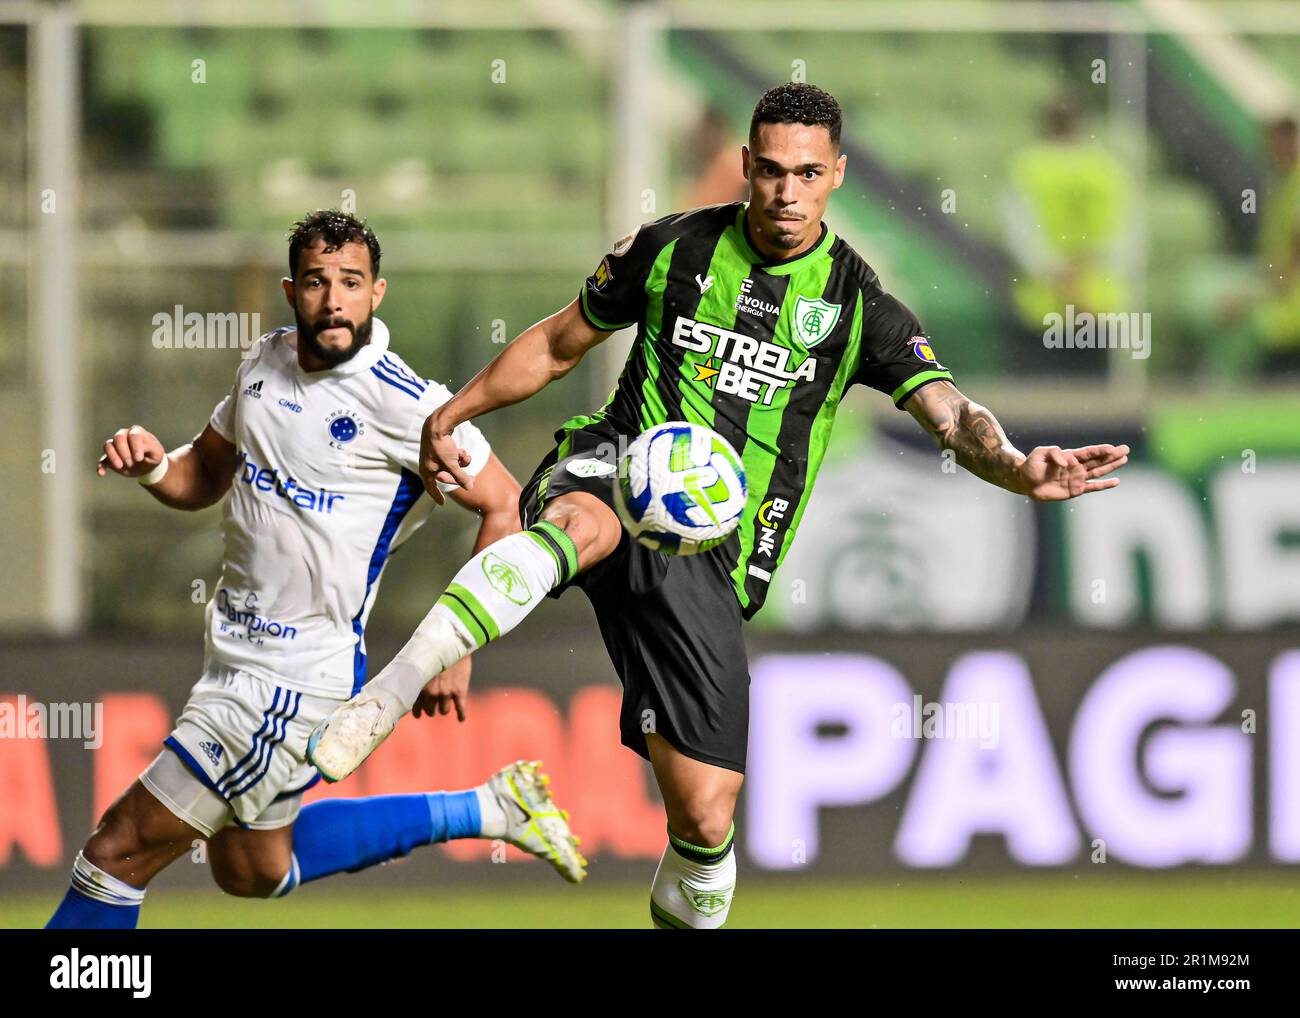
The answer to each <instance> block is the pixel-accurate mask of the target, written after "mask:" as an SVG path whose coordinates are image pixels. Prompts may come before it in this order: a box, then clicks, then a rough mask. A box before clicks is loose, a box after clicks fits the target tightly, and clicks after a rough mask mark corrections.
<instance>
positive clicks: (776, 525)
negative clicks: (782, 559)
mask: <svg viewBox="0 0 1300 1018" xmlns="http://www.w3.org/2000/svg"><path fill="white" fill-rule="evenodd" d="M789 508H790V503H789V501H787V500H786V499H784V498H770V499H768V500H767V501H766V502H764V503H763V504H762V505H761V506H759V507H758V525H759V527H761V528H762V529H761V530H760V531H759V534H758V544H757V546H756V550H757V551H758V552H759V554H761V555H766V556H767V557H768V558H771V557H772V553H773V552H775V551H776V532H777V531H778V530H780V529H781V522H782V521H783V520H784V519H785V514H786V510H788V509H789Z"/></svg>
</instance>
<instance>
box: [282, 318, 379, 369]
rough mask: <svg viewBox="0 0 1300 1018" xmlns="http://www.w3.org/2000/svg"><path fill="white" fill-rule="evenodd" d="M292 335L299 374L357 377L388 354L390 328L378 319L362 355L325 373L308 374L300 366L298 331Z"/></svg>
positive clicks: (294, 361) (295, 362)
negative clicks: (356, 375)
mask: <svg viewBox="0 0 1300 1018" xmlns="http://www.w3.org/2000/svg"><path fill="white" fill-rule="evenodd" d="M292 335H293V342H292V343H290V344H289V345H290V346H291V347H292V348H293V351H294V354H293V363H294V365H295V366H296V367H297V368H298V372H299V374H301V375H303V377H305V378H335V377H337V376H339V375H355V374H357V373H358V372H361V371H367V370H369V369H370V368H372V367H374V366H375V365H376V364H377V363H378V362H379V358H380V357H382V356H384V354H386V353H388V326H387V325H385V324H384V323H383V322H381V321H380V320H379V319H378V318H376V319H374V322H373V325H372V328H371V330H370V342H369V343H367V344H366V345H365V346H364V347H362V348H361V352H360V353H358V354H357V355H356V356H355V357H353V358H352V359H351V360H350V361H344V362H343V363H342V364H340V365H339V366H338V367H335V368H327V369H326V370H324V371H313V372H311V373H310V374H308V373H307V372H305V371H303V370H302V366H301V365H300V364H298V331H297V330H296V329H295V330H294V331H293V333H292Z"/></svg>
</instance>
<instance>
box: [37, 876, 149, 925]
mask: <svg viewBox="0 0 1300 1018" xmlns="http://www.w3.org/2000/svg"><path fill="white" fill-rule="evenodd" d="M139 921H140V906H139V905H110V904H109V903H108V902H106V901H96V900H95V899H94V898H88V897H86V896H85V895H84V894H82V893H81V892H80V891H78V890H77V889H76V888H75V887H69V888H68V893H67V894H65V895H64V896H63V901H61V902H60V903H59V907H58V908H57V909H55V910H54V915H52V916H50V921H49V922H48V923H46V924H45V928H46V929H47V930H133V929H135V927H136V923H138V922H139Z"/></svg>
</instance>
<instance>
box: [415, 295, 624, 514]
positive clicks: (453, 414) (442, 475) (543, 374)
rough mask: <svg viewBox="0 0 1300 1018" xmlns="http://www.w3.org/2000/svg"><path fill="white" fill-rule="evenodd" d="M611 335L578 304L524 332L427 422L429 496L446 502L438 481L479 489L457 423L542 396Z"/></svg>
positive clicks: (424, 450)
mask: <svg viewBox="0 0 1300 1018" xmlns="http://www.w3.org/2000/svg"><path fill="white" fill-rule="evenodd" d="M610 335H611V333H608V332H602V331H600V330H599V329H597V328H596V327H595V326H593V325H592V324H591V323H590V322H588V321H587V319H586V318H584V317H583V316H582V311H581V310H580V309H579V307H578V301H577V300H574V301H573V302H572V303H571V304H570V305H569V306H568V307H566V308H564V309H563V310H562V311H557V312H556V313H555V314H553V315H551V316H550V317H549V318H544V319H542V320H541V321H540V322H538V323H537V324H536V325H532V326H529V327H528V328H527V329H525V330H524V331H523V332H521V333H520V334H519V335H518V336H517V337H516V338H515V339H514V341H513V342H512V343H510V345H509V346H507V347H506V348H505V349H504V350H502V351H501V352H500V353H499V354H497V356H496V357H494V358H493V359H492V361H491V363H489V364H488V366H487V367H485V368H484V369H483V370H482V371H480V372H479V373H478V374H477V375H475V376H474V377H473V378H471V379H470V380H469V381H468V382H467V383H466V384H465V387H464V388H462V389H461V390H460V392H458V393H456V395H455V396H453V397H452V398H451V399H449V400H448V401H447V402H446V403H444V404H443V405H442V406H440V407H439V408H438V409H437V410H436V411H434V412H433V413H432V414H430V415H429V417H428V419H427V420H426V421H425V422H424V431H423V433H422V435H421V439H420V475H421V477H422V478H423V479H424V486H425V487H426V488H427V489H428V490H429V494H431V495H433V497H434V498H435V499H436V500H437V501H438V502H442V501H443V498H442V492H441V491H439V490H438V486H437V482H439V481H441V482H443V483H444V484H458V485H460V486H461V487H462V488H465V489H467V490H468V489H470V488H472V487H473V486H474V483H475V482H474V479H473V478H472V477H470V476H469V475H468V474H466V473H465V471H464V469H463V468H464V467H465V466H467V465H468V464H469V461H470V457H469V454H468V453H467V452H465V450H463V449H461V448H459V447H458V446H457V445H456V440H455V438H454V437H453V435H452V431H453V430H454V429H455V427H456V425H458V424H462V423H464V422H465V421H469V420H473V419H474V418H476V417H479V416H481V415H483V414H486V413H490V412H491V411H493V410H497V409H500V408H501V407H503V406H510V405H511V404H514V403H519V402H522V401H523V400H525V399H527V398H528V397H529V396H532V395H533V394H534V393H537V392H540V391H541V390H542V389H544V388H545V387H546V386H547V385H549V384H550V383H551V382H553V381H555V379H557V378H563V377H564V376H565V375H567V374H568V373H569V372H570V371H572V370H573V368H574V366H575V365H576V364H577V363H578V361H580V360H582V358H583V355H584V354H586V352H587V351H588V350H590V349H591V348H592V347H593V346H595V345H596V344H597V343H600V342H602V341H603V340H604V339H606V338H607V337H609V336H610Z"/></svg>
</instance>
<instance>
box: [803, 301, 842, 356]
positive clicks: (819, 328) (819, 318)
mask: <svg viewBox="0 0 1300 1018" xmlns="http://www.w3.org/2000/svg"><path fill="white" fill-rule="evenodd" d="M793 317H794V331H795V335H797V336H798V337H799V338H800V339H801V340H803V345H804V346H816V345H817V344H818V343H820V342H821V341H822V340H823V339H825V338H826V337H827V336H829V335H830V334H831V329H833V328H835V323H836V322H838V321H839V320H840V306H839V305H838V304H828V303H827V302H826V301H824V300H822V299H821V298H820V297H800V298H799V299H798V300H797V301H795V302H794V316H793Z"/></svg>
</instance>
